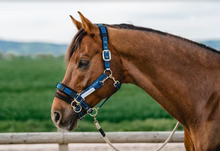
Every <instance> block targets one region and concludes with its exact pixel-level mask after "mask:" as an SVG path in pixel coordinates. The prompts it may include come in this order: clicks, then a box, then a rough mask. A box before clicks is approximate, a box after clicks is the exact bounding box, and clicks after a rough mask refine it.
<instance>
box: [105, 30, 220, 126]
mask: <svg viewBox="0 0 220 151" xmlns="http://www.w3.org/2000/svg"><path fill="white" fill-rule="evenodd" d="M109 37H110V38H109V39H110V43H111V44H112V46H113V47H114V48H115V49H116V51H117V53H119V55H120V58H121V60H122V65H123V72H124V76H125V79H124V83H132V84H135V85H137V86H139V87H141V88H142V89H143V90H145V91H146V92H147V93H148V94H149V95H151V96H152V97H153V98H154V99H155V100H156V101H157V102H158V103H159V104H161V105H162V106H163V108H164V109H166V110H167V111H168V112H169V113H170V114H171V115H172V116H173V117H175V118H176V119H177V120H179V121H180V122H181V123H182V124H184V125H185V126H187V125H188V123H186V121H187V120H188V119H187V118H188V117H189V116H192V115H193V114H196V113H195V107H196V106H198V103H197V102H198V101H200V103H201V102H202V101H203V100H204V101H205V99H206V98H207V99H208V97H209V95H211V93H212V92H211V91H212V90H213V89H212V87H213V85H210V84H208V82H207V83H206V82H202V81H204V80H206V76H210V72H207V69H209V68H219V67H220V58H219V55H216V53H214V52H211V51H209V50H201V49H205V48H202V47H201V46H198V45H196V44H194V43H191V42H189V41H187V40H183V39H181V38H177V37H175V36H171V35H165V34H159V33H154V32H143V31H139V30H125V29H112V28H110V29H109ZM215 80H216V79H215ZM204 86H206V87H208V88H210V92H207V91H206V92H205V93H203V92H202V91H204ZM201 104H202V103H201ZM192 120H194V119H192ZM188 121H189V120H188Z"/></svg>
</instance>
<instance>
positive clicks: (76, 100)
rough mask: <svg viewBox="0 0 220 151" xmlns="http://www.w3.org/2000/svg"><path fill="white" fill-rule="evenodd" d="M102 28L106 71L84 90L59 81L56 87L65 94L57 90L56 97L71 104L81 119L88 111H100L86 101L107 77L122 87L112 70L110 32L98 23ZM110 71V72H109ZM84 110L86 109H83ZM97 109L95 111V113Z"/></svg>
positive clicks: (92, 114) (93, 114) (103, 56)
mask: <svg viewBox="0 0 220 151" xmlns="http://www.w3.org/2000/svg"><path fill="white" fill-rule="evenodd" d="M98 26H99V29H100V36H101V39H102V48H103V51H102V58H103V61H104V72H103V74H102V75H101V76H99V77H98V78H97V79H96V80H95V81H94V82H93V83H92V84H91V85H89V86H88V87H87V88H86V89H85V90H83V92H81V93H77V92H76V91H74V90H73V89H71V88H69V87H68V86H66V85H65V84H62V83H58V84H57V85H56V89H57V90H59V91H60V92H62V93H64V94H65V95H63V94H61V93H59V92H56V93H55V97H57V98H59V99H61V100H63V101H65V102H67V103H68V104H71V106H72V108H73V110H74V112H76V113H77V115H78V118H79V119H83V117H84V114H85V113H88V114H90V115H91V116H93V117H94V116H96V115H97V113H98V109H96V108H91V107H90V106H89V105H88V104H87V103H86V101H85V98H86V97H87V96H89V95H90V94H91V93H93V92H95V91H96V90H98V89H99V88H100V87H102V86H103V85H104V82H105V81H106V80H107V79H111V80H113V82H114V87H115V88H116V89H117V90H118V89H120V86H121V84H120V82H119V81H118V80H115V78H114V77H113V75H112V71H111V69H110V60H111V52H110V50H108V32H107V29H106V27H105V26H104V25H100V24H99V25H98ZM107 72H108V74H107ZM107 100H108V98H107V99H106V100H105V101H104V102H103V103H102V104H101V105H100V106H99V108H100V107H101V106H102V105H103V104H104V103H105V102H106V101H107ZM83 110H84V111H83ZM93 111H95V113H93Z"/></svg>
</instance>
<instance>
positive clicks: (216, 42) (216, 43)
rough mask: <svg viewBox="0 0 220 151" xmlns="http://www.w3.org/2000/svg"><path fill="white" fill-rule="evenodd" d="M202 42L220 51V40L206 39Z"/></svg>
mask: <svg viewBox="0 0 220 151" xmlns="http://www.w3.org/2000/svg"><path fill="white" fill-rule="evenodd" d="M201 43H203V44H205V45H207V46H210V47H212V48H214V49H217V50H219V51H220V40H206V41H202V42H201Z"/></svg>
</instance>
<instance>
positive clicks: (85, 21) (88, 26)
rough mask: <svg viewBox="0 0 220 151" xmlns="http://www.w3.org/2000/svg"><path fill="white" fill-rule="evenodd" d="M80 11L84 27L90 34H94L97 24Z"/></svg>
mask: <svg viewBox="0 0 220 151" xmlns="http://www.w3.org/2000/svg"><path fill="white" fill-rule="evenodd" d="M78 13H79V15H80V18H81V21H82V26H83V28H84V29H85V31H86V32H88V33H89V34H92V29H93V28H95V25H94V24H93V23H92V22H90V21H89V20H88V19H87V18H85V17H84V16H83V15H82V13H81V12H79V11H78Z"/></svg>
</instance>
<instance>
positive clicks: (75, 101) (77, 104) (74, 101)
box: [71, 99, 82, 113]
mask: <svg viewBox="0 0 220 151" xmlns="http://www.w3.org/2000/svg"><path fill="white" fill-rule="evenodd" d="M73 103H76V106H79V110H78V111H77V110H76V106H75V105H74V104H73ZM71 106H72V108H73V110H74V112H76V113H79V112H81V111H82V106H81V105H79V102H78V101H77V100H76V99H74V100H73V101H72V102H71Z"/></svg>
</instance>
